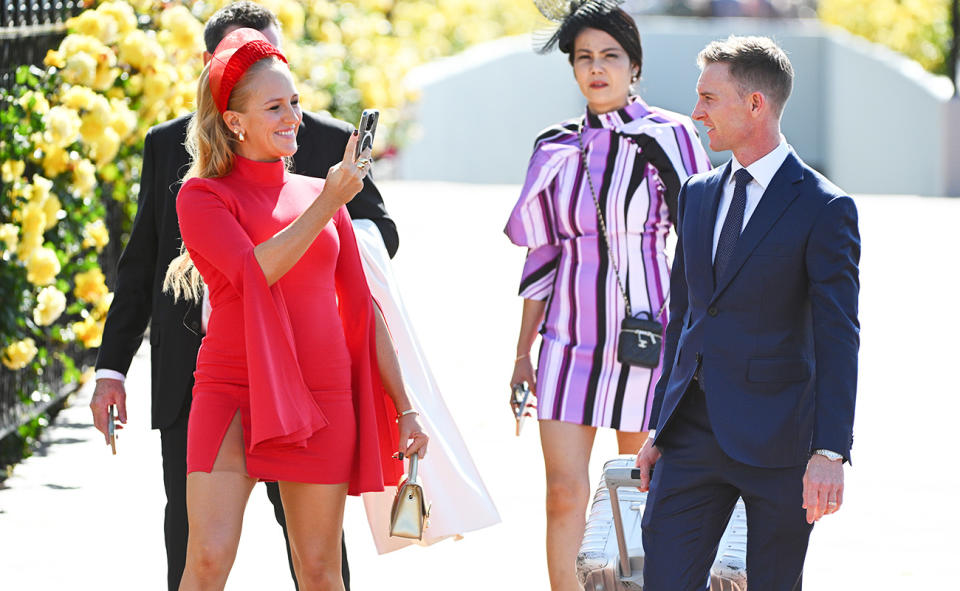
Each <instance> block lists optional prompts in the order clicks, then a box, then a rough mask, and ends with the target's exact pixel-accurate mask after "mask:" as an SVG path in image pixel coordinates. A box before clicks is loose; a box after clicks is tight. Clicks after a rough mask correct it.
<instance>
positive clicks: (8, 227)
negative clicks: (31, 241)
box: [0, 224, 20, 252]
mask: <svg viewBox="0 0 960 591" xmlns="http://www.w3.org/2000/svg"><path fill="white" fill-rule="evenodd" d="M19 234H20V230H19V228H17V227H16V226H15V225H13V224H2V225H0V242H3V243H4V244H5V245H6V250H7V251H8V252H13V251H15V250H17V244H18V243H19V242H20V236H19Z"/></svg>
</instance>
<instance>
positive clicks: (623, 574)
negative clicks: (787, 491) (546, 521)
mask: <svg viewBox="0 0 960 591" xmlns="http://www.w3.org/2000/svg"><path fill="white" fill-rule="evenodd" d="M634 461H635V456H620V457H618V458H614V459H612V460H610V461H608V462H607V463H606V464H604V466H603V479H602V480H601V482H600V485H599V486H598V487H597V492H596V494H595V495H594V497H593V506H592V507H591V508H590V516H589V517H588V518H587V527H586V529H585V530H584V532H583V541H582V542H581V544H580V553H579V554H578V555H577V577H578V578H579V579H580V583H581V584H582V585H583V586H584V589H585V590H586V591H621V590H623V591H641V590H642V589H643V557H644V554H643V543H642V538H641V532H640V521H641V519H642V518H643V510H644V509H645V508H646V506H647V493H642V492H640V491H638V490H637V489H636V487H637V485H638V484H640V477H639V474H635V472H636V471H635V469H634V467H633V465H634ZM621 487H622V488H621ZM611 499H612V500H613V504H612V505H611ZM612 506H613V507H618V509H619V510H618V511H616V512H614V511H613V510H612V509H611V507H612ZM746 589H747V513H746V509H745V508H744V506H743V500H742V499H741V500H738V501H737V506H736V507H735V508H734V510H733V515H732V516H731V517H730V523H729V524H728V525H727V529H726V531H725V532H724V534H723V537H722V538H721V539H720V546H719V548H718V550H717V559H716V560H715V561H714V563H713V567H712V568H711V569H710V591H746Z"/></svg>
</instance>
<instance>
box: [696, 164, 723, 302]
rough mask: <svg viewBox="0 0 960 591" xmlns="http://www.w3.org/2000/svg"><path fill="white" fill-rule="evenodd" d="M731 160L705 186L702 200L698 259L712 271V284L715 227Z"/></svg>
mask: <svg viewBox="0 0 960 591" xmlns="http://www.w3.org/2000/svg"><path fill="white" fill-rule="evenodd" d="M730 167H731V164H730V162H727V164H726V166H724V167H723V171H722V172H721V173H720V174H718V175H715V176H714V177H713V178H711V179H710V180H709V181H708V182H707V183H706V186H705V187H704V191H703V200H702V201H701V202H700V236H699V241H700V244H699V247H698V248H699V252H698V253H697V259H698V260H700V261H702V262H703V263H704V266H705V268H706V269H707V270H709V271H710V277H711V279H710V285H711V287H712V286H713V228H714V225H715V222H716V220H717V208H719V207H720V196H721V195H723V184H724V183H725V182H726V180H727V179H728V178H729V177H730Z"/></svg>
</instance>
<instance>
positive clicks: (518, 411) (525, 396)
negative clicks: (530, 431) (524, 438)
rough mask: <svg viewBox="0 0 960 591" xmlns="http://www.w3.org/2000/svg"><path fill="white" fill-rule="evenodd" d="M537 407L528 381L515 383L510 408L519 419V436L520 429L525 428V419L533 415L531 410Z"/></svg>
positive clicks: (518, 434)
mask: <svg viewBox="0 0 960 591" xmlns="http://www.w3.org/2000/svg"><path fill="white" fill-rule="evenodd" d="M534 408H536V405H534V404H533V403H532V401H531V400H530V387H529V386H527V383H526V382H521V383H519V384H514V385H513V388H512V389H511V391H510V410H512V411H513V418H515V419H516V420H517V436H518V437H519V436H520V430H521V429H522V428H523V419H525V418H526V417H528V416H531V413H530V412H529V411H530V410H531V409H534Z"/></svg>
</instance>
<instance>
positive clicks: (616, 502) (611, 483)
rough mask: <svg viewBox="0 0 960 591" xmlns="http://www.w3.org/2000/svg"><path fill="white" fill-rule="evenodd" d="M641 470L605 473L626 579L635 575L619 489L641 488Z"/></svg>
mask: <svg viewBox="0 0 960 591" xmlns="http://www.w3.org/2000/svg"><path fill="white" fill-rule="evenodd" d="M641 473H642V472H641V470H639V469H638V468H608V469H607V470H606V472H604V475H603V477H604V479H605V480H606V482H607V491H608V492H609V493H610V510H611V512H612V513H613V529H614V531H616V534H617V548H618V549H619V551H620V552H619V553H620V571H621V573H622V574H623V576H624V577H629V576H631V575H632V574H633V569H631V568H630V554H629V553H628V552H627V540H626V536H625V535H624V533H623V516H622V515H621V514H620V499H619V497H618V496H617V489H618V488H619V487H621V486H639V485H640V474H641Z"/></svg>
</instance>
